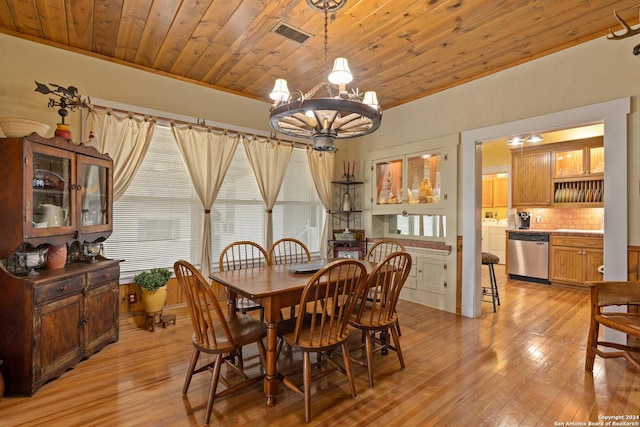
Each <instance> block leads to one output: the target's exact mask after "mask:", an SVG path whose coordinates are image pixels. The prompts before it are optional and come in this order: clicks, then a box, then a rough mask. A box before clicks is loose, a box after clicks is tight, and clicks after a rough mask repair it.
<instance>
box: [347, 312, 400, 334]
mask: <svg viewBox="0 0 640 427" xmlns="http://www.w3.org/2000/svg"><path fill="white" fill-rule="evenodd" d="M359 310H360V309H359V308H358V307H356V308H355V309H354V310H353V314H352V315H351V317H350V318H349V324H350V325H351V326H354V327H356V328H358V329H365V328H366V329H386V328H388V327H389V325H392V324H394V323H396V322H397V321H398V315H397V313H393V315H392V316H391V317H390V318H389V319H380V318H378V319H376V318H375V316H373V317H374V318H373V319H372V318H371V317H372V316H371V312H372V310H371V308H370V307H365V308H364V309H363V310H362V316H357V314H356V313H358V311H359ZM358 317H360V320H357V318H358Z"/></svg>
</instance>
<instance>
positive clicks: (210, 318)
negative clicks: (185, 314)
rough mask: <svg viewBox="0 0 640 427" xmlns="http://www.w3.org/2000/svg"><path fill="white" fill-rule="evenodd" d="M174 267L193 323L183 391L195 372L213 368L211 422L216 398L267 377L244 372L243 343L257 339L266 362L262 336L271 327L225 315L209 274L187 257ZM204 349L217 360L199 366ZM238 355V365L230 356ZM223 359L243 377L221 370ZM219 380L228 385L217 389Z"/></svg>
mask: <svg viewBox="0 0 640 427" xmlns="http://www.w3.org/2000/svg"><path fill="white" fill-rule="evenodd" d="M173 269H174V271H175V274H176V278H177V279H178V283H179V284H180V287H181V288H182V290H183V292H184V294H185V296H186V300H187V309H188V311H189V317H190V319H191V324H192V325H193V336H192V343H193V354H192V356H191V361H190V362H189V370H188V371H187V377H186V378H185V381H184V386H183V387H182V394H183V395H186V394H187V391H188V390H189V384H190V383H191V378H192V376H193V374H196V373H199V372H203V371H209V370H210V371H212V372H213V373H212V376H211V385H210V387H209V397H208V399H207V408H206V413H205V417H204V423H205V424H209V420H210V418H211V411H212V408H213V402H214V400H215V399H216V398H219V397H223V396H226V395H228V394H231V393H235V392H236V391H238V390H240V389H243V388H245V387H248V386H250V385H252V384H254V383H256V382H258V381H260V380H261V379H263V378H264V375H258V376H254V377H251V378H250V377H248V376H247V375H246V374H245V373H244V370H243V363H242V347H243V346H245V345H248V344H251V343H256V344H257V346H258V353H259V355H260V361H261V363H262V365H263V366H264V364H265V349H264V344H263V343H262V339H263V338H265V337H266V336H267V327H266V325H265V324H264V323H263V322H260V321H258V320H256V319H254V318H252V317H251V316H248V315H244V314H240V315H238V316H236V317H234V318H228V317H225V315H224V312H223V311H222V308H221V307H220V304H219V303H218V299H217V298H216V295H215V294H214V293H213V290H212V289H211V287H210V286H209V284H208V283H207V281H206V280H205V278H204V277H203V276H202V274H201V273H200V272H199V271H198V270H197V269H196V268H195V267H194V266H193V265H191V264H190V263H188V262H187V261H183V260H180V261H177V262H176V263H175V264H174V266H173ZM200 353H208V354H211V355H214V356H215V359H214V361H213V362H210V363H207V364H204V365H201V366H199V367H198V366H197V365H198V358H199V356H200ZM236 357H238V362H239V363H238V364H237V365H235V364H233V363H230V360H234V359H235V358H236ZM223 363H226V364H227V365H228V366H230V367H231V368H233V370H234V371H235V372H236V373H237V374H238V375H240V377H241V378H242V380H241V381H238V382H236V383H235V384H233V385H232V384H231V382H230V381H229V380H227V379H226V378H225V377H224V376H223V375H221V373H220V368H221V367H222V364H223ZM261 372H262V370H261ZM219 381H220V382H222V383H223V384H224V385H225V386H226V388H225V389H224V390H222V391H219V392H217V388H218V382H219Z"/></svg>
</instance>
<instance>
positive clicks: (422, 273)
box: [400, 247, 455, 311]
mask: <svg viewBox="0 0 640 427" xmlns="http://www.w3.org/2000/svg"><path fill="white" fill-rule="evenodd" d="M406 249H407V252H409V254H411V258H412V267H411V272H410V273H409V277H408V278H407V282H406V283H405V285H404V287H403V288H402V292H401V293H400V297H401V298H402V299H406V300H409V301H413V302H417V303H419V304H423V305H426V306H429V307H433V308H436V309H438V310H447V311H451V310H450V306H451V304H452V303H453V304H454V309H455V292H454V295H453V301H451V292H450V290H451V289H455V268H450V265H451V252H450V251H448V250H435V249H427V248H418V247H406Z"/></svg>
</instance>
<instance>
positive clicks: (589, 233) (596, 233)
mask: <svg viewBox="0 0 640 427" xmlns="http://www.w3.org/2000/svg"><path fill="white" fill-rule="evenodd" d="M507 232H511V233H549V234H553V235H558V236H571V235H576V234H578V235H580V236H583V237H603V236H604V230H577V229H569V228H558V229H540V228H530V229H528V230H522V229H507Z"/></svg>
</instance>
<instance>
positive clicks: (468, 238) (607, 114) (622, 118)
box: [460, 98, 630, 317]
mask: <svg viewBox="0 0 640 427" xmlns="http://www.w3.org/2000/svg"><path fill="white" fill-rule="evenodd" d="M629 112H630V99H629V98H621V99H618V100H614V101H608V102H603V103H600V104H594V105H590V106H586V107H580V108H576V109H572V110H566V111H561V112H557V113H552V114H547V115H544V116H537V117H532V118H528V119H523V120H518V121H513V122H508V123H503V124H500V125H495V126H490V127H486V128H481V129H475V130H471V131H467V132H463V133H462V137H461V141H462V142H461V148H460V151H461V156H460V157H461V159H460V171H461V185H460V188H461V197H460V199H461V201H462V209H461V212H462V219H461V224H462V226H461V231H462V236H463V245H462V295H461V297H462V309H461V314H462V315H463V316H466V317H477V316H479V315H480V314H481V312H482V310H481V306H480V304H481V299H480V284H481V281H480V278H481V274H480V273H481V272H480V266H481V263H480V252H481V240H480V239H481V219H480V217H481V205H482V189H481V185H482V182H481V181H482V180H481V175H482V147H481V145H482V141H488V140H492V139H497V138H500V137H504V136H505V135H516V134H519V133H523V132H524V133H532V132H538V131H539V130H540V129H549V130H553V129H563V128H568V127H577V126H582V125H588V124H594V123H599V122H602V123H603V124H604V141H605V187H604V188H605V194H607V196H606V198H605V207H604V212H605V236H604V262H605V264H604V265H605V279H606V280H626V272H627V115H628V114H629ZM614 183H615V184H614Z"/></svg>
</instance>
